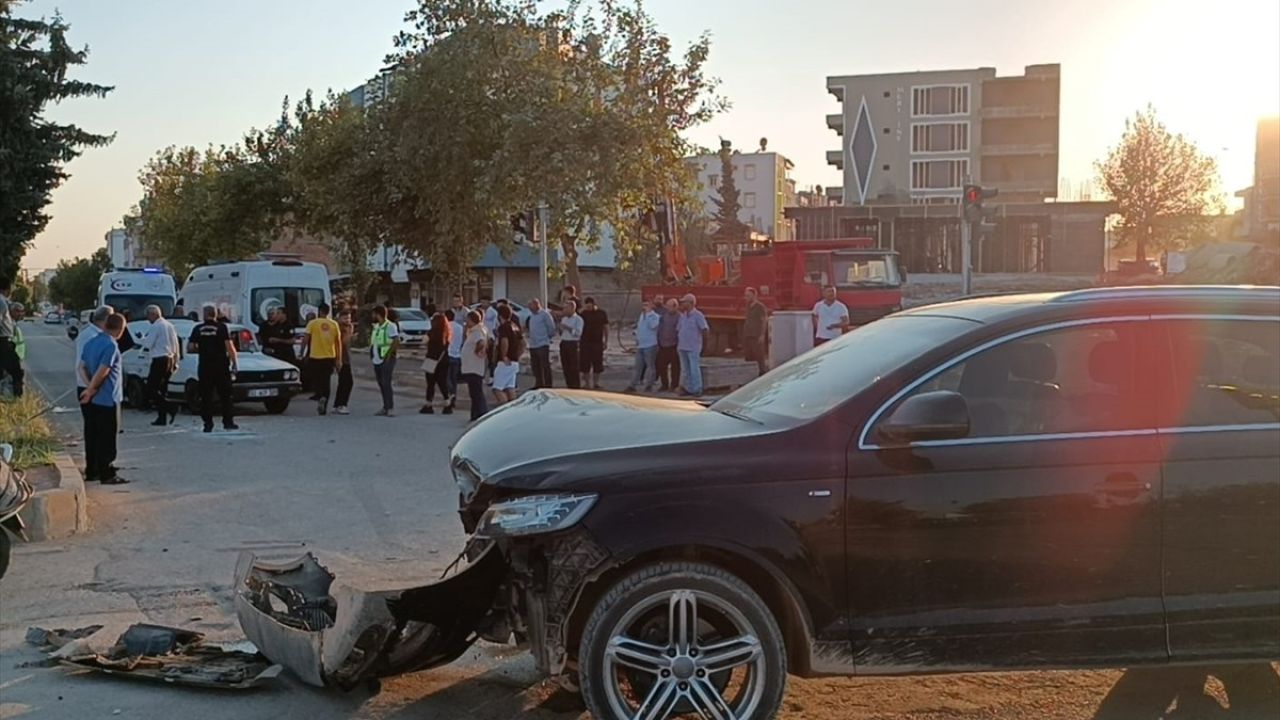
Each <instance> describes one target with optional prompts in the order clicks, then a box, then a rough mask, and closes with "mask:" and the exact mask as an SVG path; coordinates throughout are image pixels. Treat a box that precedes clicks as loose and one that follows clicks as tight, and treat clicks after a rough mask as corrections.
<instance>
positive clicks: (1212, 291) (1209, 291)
mask: <svg viewBox="0 0 1280 720" xmlns="http://www.w3.org/2000/svg"><path fill="white" fill-rule="evenodd" d="M1180 297H1185V298H1201V299H1212V298H1219V299H1223V300H1277V299H1280V287H1276V286H1272V285H1134V286H1128V287H1106V288H1087V289H1084V290H1072V291H1069V292H1065V293H1063V294H1061V295H1059V296H1057V297H1055V298H1053V299H1052V300H1051V301H1050V302H1056V303H1061V302H1088V301H1090V300H1136V299H1144V298H1145V299H1165V298H1180Z"/></svg>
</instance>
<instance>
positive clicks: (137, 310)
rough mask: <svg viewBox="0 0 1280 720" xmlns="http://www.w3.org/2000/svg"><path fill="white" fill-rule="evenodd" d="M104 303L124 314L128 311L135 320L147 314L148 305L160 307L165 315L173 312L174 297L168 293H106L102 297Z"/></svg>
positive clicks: (167, 315)
mask: <svg viewBox="0 0 1280 720" xmlns="http://www.w3.org/2000/svg"><path fill="white" fill-rule="evenodd" d="M102 304H103V305H110V306H111V307H112V308H114V309H115V311H116V312H118V313H120V314H122V315H123V314H125V313H128V315H129V317H130V318H132V319H134V320H140V319H142V318H144V317H146V316H147V306H148V305H155V306H157V307H159V308H160V314H161V315H163V316H164V317H169V316H170V315H172V314H173V298H172V297H170V296H168V295H106V296H104V297H103V298H102Z"/></svg>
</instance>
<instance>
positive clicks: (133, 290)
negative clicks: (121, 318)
mask: <svg viewBox="0 0 1280 720" xmlns="http://www.w3.org/2000/svg"><path fill="white" fill-rule="evenodd" d="M175 288H176V286H175V285H174V282H173V276H172V275H170V274H169V273H166V272H164V271H162V270H158V269H155V268H117V269H115V270H112V271H110V272H104V273H102V278H101V279H100V280H99V281H98V304H99V305H110V306H111V307H113V308H115V310H116V312H118V313H125V312H128V313H129V317H130V318H132V319H133V320H141V319H143V318H144V317H146V312H145V311H146V309H147V306H148V305H156V306H158V307H159V308H160V312H161V313H163V314H164V315H165V316H166V317H167V316H169V315H172V314H173V307H174V303H175V301H176V300H177V297H178V294H177V291H176V289H175Z"/></svg>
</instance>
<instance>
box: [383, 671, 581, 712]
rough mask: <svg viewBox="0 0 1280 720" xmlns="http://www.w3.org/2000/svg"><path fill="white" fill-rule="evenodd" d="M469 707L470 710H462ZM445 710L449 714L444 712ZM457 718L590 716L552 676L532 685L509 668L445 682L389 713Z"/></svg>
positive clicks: (572, 695)
mask: <svg viewBox="0 0 1280 720" xmlns="http://www.w3.org/2000/svg"><path fill="white" fill-rule="evenodd" d="M461 708H466V710H461ZM442 711H443V712H444V713H445V714H443V715H442V714H441V713H442ZM445 716H447V717H449V718H451V719H452V718H457V720H464V719H465V720H510V718H517V717H518V718H522V719H523V720H577V719H578V718H586V717H587V715H586V708H585V706H584V705H583V704H582V699H581V698H580V697H579V696H577V695H574V694H571V693H568V692H565V691H563V690H560V689H559V688H557V687H556V686H555V684H554V683H553V682H551V681H549V680H547V681H543V682H541V683H539V684H535V685H534V686H533V687H530V686H529V684H528V682H527V681H524V680H522V679H520V678H518V677H513V674H512V673H511V671H510V670H509V669H506V668H501V667H499V668H495V669H493V670H489V671H487V672H483V673H481V674H479V675H475V676H473V677H470V678H467V679H465V680H459V681H454V682H450V683H448V684H442V685H439V686H437V687H436V688H433V689H431V690H428V691H427V693H426V694H424V695H421V696H419V697H418V698H417V699H415V700H414V701H413V702H411V703H409V704H408V705H404V706H402V707H399V708H397V709H396V710H395V712H393V713H390V714H388V715H386V716H385V717H386V720H420V719H421V718H428V717H445Z"/></svg>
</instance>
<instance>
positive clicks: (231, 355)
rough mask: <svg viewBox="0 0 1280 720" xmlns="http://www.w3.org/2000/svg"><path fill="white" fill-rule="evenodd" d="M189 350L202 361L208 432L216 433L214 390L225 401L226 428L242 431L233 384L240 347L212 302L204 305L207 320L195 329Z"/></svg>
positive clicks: (199, 374)
mask: <svg viewBox="0 0 1280 720" xmlns="http://www.w3.org/2000/svg"><path fill="white" fill-rule="evenodd" d="M187 351H188V352H193V353H196V355H197V356H198V357H199V359H200V362H199V365H198V370H197V373H196V375H197V377H198V378H199V383H200V402H201V415H202V416H203V417H204V431H205V432H213V393H214V391H215V390H216V391H217V393H218V397H219V399H220V400H221V401H222V427H223V428H225V429H227V430H238V429H239V428H240V426H239V425H236V421H235V417H234V416H233V415H232V412H231V383H232V378H233V376H234V375H235V372H236V346H235V343H233V342H231V333H230V332H229V331H228V330H227V325H226V323H224V322H222V321H221V320H219V319H218V310H217V308H215V307H213V306H212V305H206V306H205V308H204V322H202V323H200V324H199V325H196V326H195V327H193V328H191V340H190V342H189V343H188V345H187Z"/></svg>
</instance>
